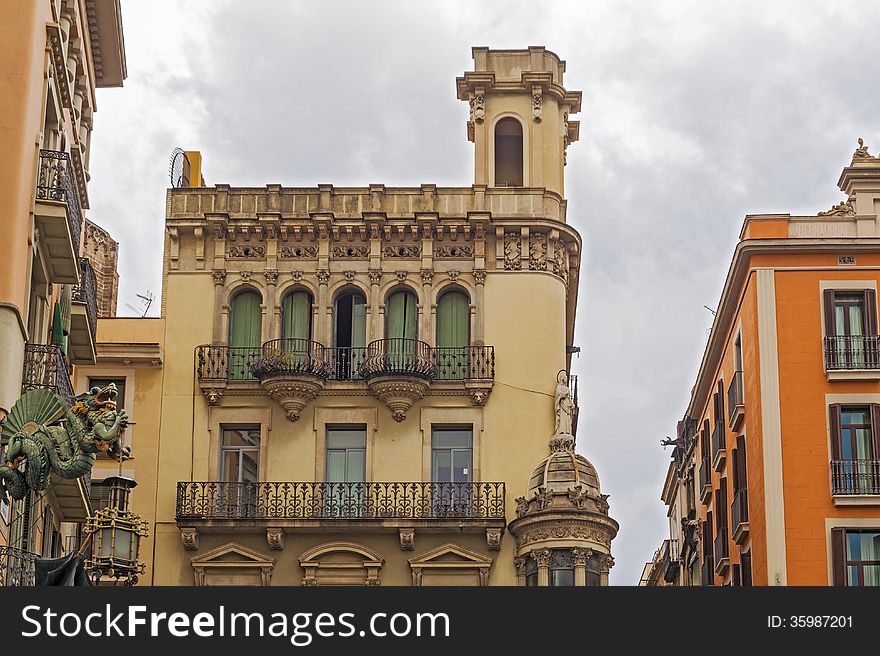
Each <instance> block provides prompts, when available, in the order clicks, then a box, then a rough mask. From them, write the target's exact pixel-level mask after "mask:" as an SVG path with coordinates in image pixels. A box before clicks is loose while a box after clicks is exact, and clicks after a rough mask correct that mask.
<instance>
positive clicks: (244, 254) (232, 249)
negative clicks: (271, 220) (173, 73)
mask: <svg viewBox="0 0 880 656" xmlns="http://www.w3.org/2000/svg"><path fill="white" fill-rule="evenodd" d="M226 257H228V258H230V259H261V258H264V257H266V247H265V246H260V245H259V244H230V245H229V247H228V248H227V249H226Z"/></svg>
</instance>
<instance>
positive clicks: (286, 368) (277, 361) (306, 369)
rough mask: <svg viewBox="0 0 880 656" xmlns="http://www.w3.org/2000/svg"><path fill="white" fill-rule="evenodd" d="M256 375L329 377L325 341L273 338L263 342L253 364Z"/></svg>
mask: <svg viewBox="0 0 880 656" xmlns="http://www.w3.org/2000/svg"><path fill="white" fill-rule="evenodd" d="M251 373H252V374H253V375H254V377H255V378H259V379H261V380H262V379H263V378H272V377H277V376H289V375H294V376H295V375H304V374H306V375H310V376H318V377H320V378H327V376H329V374H330V363H329V362H328V361H327V356H326V354H325V349H324V346H323V344H319V343H318V342H313V341H312V340H309V339H297V338H285V339H273V340H271V341H268V342H266V343H265V344H263V348H262V349H261V353H260V357H259V358H258V359H257V360H255V361H254V362H252V363H251Z"/></svg>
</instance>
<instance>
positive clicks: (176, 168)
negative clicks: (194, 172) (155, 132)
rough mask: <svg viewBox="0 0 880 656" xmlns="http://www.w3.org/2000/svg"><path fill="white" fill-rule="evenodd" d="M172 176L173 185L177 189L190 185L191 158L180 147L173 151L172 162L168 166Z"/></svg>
mask: <svg viewBox="0 0 880 656" xmlns="http://www.w3.org/2000/svg"><path fill="white" fill-rule="evenodd" d="M168 173H169V175H170V177H171V186H172V187H173V188H175V189H179V188H180V187H189V159H187V157H186V153H185V152H183V150H181V149H180V148H175V149H174V150H173V151H172V153H171V164H170V165H169V167H168Z"/></svg>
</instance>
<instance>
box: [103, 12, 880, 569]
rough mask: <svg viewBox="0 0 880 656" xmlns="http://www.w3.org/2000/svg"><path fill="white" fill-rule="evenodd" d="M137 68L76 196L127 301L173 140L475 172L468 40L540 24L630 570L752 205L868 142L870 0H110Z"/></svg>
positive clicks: (272, 170)
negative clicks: (463, 84)
mask: <svg viewBox="0 0 880 656" xmlns="http://www.w3.org/2000/svg"><path fill="white" fill-rule="evenodd" d="M122 12H123V22H124V31H125V46H126V55H127V60H128V79H127V80H126V82H125V86H124V88H122V89H107V90H100V91H99V92H98V113H97V115H96V120H95V134H94V138H93V154H92V156H91V157H92V158H91V174H92V182H91V185H90V191H89V193H90V198H91V202H92V209H91V211H90V218H91V219H92V220H94V221H97V222H98V223H100V224H101V225H103V226H104V227H106V228H107V229H109V230H110V232H111V233H112V234H113V235H114V236H115V237H116V239H117V240H118V241H119V242H120V244H121V246H120V276H121V281H120V293H119V298H120V303H119V305H120V313H121V314H126V313H128V311H127V310H126V307H125V305H126V303H131V304H133V305H134V304H136V303H137V299H136V297H135V294H136V293H143V292H144V291H145V290H151V291H152V292H153V293H155V294H156V296H157V297H158V296H159V292H160V288H161V248H162V226H163V218H164V201H165V188H166V187H167V186H168V160H169V155H170V153H171V151H172V149H173V148H174V147H175V146H180V147H183V148H185V149H195V150H201V151H202V153H203V157H204V159H205V164H204V171H205V179H206V181H207V182H208V184H212V185H213V184H216V183H229V184H232V185H234V186H248V185H254V186H262V185H264V184H266V183H281V184H285V185H296V186H305V185H316V184H318V183H333V184H335V185H339V186H341V185H366V184H368V183H375V182H381V183H385V184H387V185H418V184H420V183H424V182H433V183H436V184H440V185H462V186H467V185H469V184H471V182H472V175H473V160H472V150H471V148H472V146H471V144H470V143H469V142H468V141H467V139H466V133H465V121H466V119H467V106H466V104H465V103H462V102H459V101H458V100H456V98H455V76H456V75H460V74H461V73H462V72H463V71H465V70H470V69H471V68H472V60H471V51H470V49H471V46H474V45H480V46H489V47H492V48H522V47H526V46H529V45H545V46H547V47H548V48H549V49H551V50H553V51H554V52H556V53H557V54H559V55H560V56H561V57H562V58H564V59H565V60H566V61H567V73H566V86H567V87H568V88H569V89H580V90H582V91H583V94H584V100H583V112H582V113H581V114H580V116H578V117H577V118H579V119H580V121H581V140H580V142H578V143H576V144H574V145H573V146H572V147H571V148H570V149H569V154H568V167H567V168H566V174H567V176H568V178H567V188H566V191H567V195H568V199H569V211H568V216H569V220H570V221H571V223H572V224H573V225H574V226H575V227H576V228H577V229H578V230H579V231H580V232H581V234H582V235H583V238H584V243H585V256H584V259H583V264H582V272H581V289H580V296H579V300H580V305H579V308H578V326H577V344H578V345H580V346H581V348H582V351H581V355H580V358H579V359H577V360H576V361H575V363H574V371H575V373H577V374H579V375H580V380H581V425H580V429H579V444H578V448H579V450H580V451H582V452H583V453H584V454H585V455H587V457H589V458H590V459H591V460H592V461H593V463H594V464H596V466H597V467H598V469H599V473H600V475H601V477H602V485H603V489H604V491H605V492H608V493H610V494H611V498H610V502H611V512H612V515H613V516H614V517H615V518H616V519H617V520H618V521H619V522H620V524H621V532H620V534H619V536H618V538H617V540H615V542H614V545H613V552H614V555H615V559H616V561H617V565H616V567H615V568H614V569H613V570H612V583H613V584H617V585H624V584H630V585H632V584H635V583H637V581H638V579H639V575H640V573H641V570H642V567H643V565H644V563H645V561H646V560H648V559H650V558H651V557H652V555H653V552H654V550H655V549H656V548H657V546H658V545H659V543H660V541H661V540H662V539H663V537H664V536H665V535H666V534H667V531H668V529H667V522H666V517H665V508H664V506H663V505H662V503H661V502H660V501H659V498H658V497H659V494H660V488H661V485H662V481H663V477H664V475H665V472H666V467H667V463H668V453H666V452H664V450H663V449H662V448H661V447H660V446H659V440H660V439H661V438H662V437H664V436H665V435H667V434H672V432H673V431H674V429H675V422H676V420H678V419H679V418H680V417H681V416H682V414H683V413H684V410H685V408H686V405H687V402H688V398H689V393H690V389H691V386H692V385H693V382H694V378H695V375H696V370H697V367H698V364H699V360H700V357H701V355H702V351H703V347H704V345H705V342H706V337H707V331H708V329H709V327H710V325H711V319H712V316H711V314H710V313H709V312H708V311H707V310H706V309H704V307H703V306H704V305H708V306H710V307H714V306H715V305H716V304H717V302H718V298H719V296H720V293H721V286H722V283H723V278H724V275H725V274H726V271H727V267H728V264H729V261H730V256H731V253H732V250H733V247H734V245H735V243H736V239H737V235H738V233H739V229H740V227H741V224H742V220H743V216H744V215H745V214H746V213H757V212H791V213H792V214H798V213H802V214H815V213H816V212H818V211H820V210H825V209H828V208H830V207H831V206H832V205H833V204H835V203H837V202H839V201H841V200H843V195H842V194H841V193H840V192H839V191H838V190H837V188H836V187H835V182H836V181H837V178H838V175H839V174H840V169H841V167H842V166H844V165H846V164H847V163H848V162H849V158H850V156H851V154H852V151H853V150H854V148H855V146H856V139H857V138H858V137H860V136H861V137H864V138H865V140H866V142H867V143H868V144H869V145H871V146H873V149H872V150H873V151H874V152H876V150H878V149H880V113H878V112H877V81H878V80H880V70H878V69H880V39H878V38H877V31H876V30H877V25H878V21H880V5H878V4H876V3H864V2H830V1H829V0H821V1H818V2H813V1H805V0H799V1H798V2H766V0H763V1H761V2H745V1H738V2H735V3H730V2H726V3H721V2H706V1H705V0H702V1H695V2H662V3H661V2H656V3H646V2H635V1H631V2H620V1H618V2H611V1H599V0H592V1H591V2H562V1H559V0H554V1H552V2H549V1H548V2H540V1H537V0H529V1H521V0H507V1H501V0H496V1H493V2H480V3H476V2H452V1H446V2H441V1H436V2H411V1H410V0H401V1H397V2H390V1H384V0H374V1H372V2H341V1H331V0H322V1H320V2H295V1H293V0H289V1H280V0H278V1H274V2H270V1H268V0H265V1H261V0H247V1H245V0H211V2H210V3H209V2H202V3H194V2H189V3H183V2H179V1H178V0H152V1H151V2H143V1H142V0H122Z"/></svg>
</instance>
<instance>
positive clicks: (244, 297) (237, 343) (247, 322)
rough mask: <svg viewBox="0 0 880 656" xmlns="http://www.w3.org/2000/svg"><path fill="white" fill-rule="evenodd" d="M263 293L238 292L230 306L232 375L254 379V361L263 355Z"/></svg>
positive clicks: (230, 367)
mask: <svg viewBox="0 0 880 656" xmlns="http://www.w3.org/2000/svg"><path fill="white" fill-rule="evenodd" d="M261 304H262V299H261V297H260V295H259V294H258V293H257V292H255V291H253V290H249V289H246V290H244V291H241V292H239V293H238V294H236V295H235V296H234V297H233V299H232V303H231V305H230V308H229V312H230V316H229V347H230V349H229V377H230V378H231V379H232V380H246V379H248V378H251V377H252V376H251V370H250V364H251V362H252V361H253V360H254V359H256V358H257V357H259V352H260V344H261V342H260V340H261V330H262V319H263V312H262V308H261V307H260V305H261Z"/></svg>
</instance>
